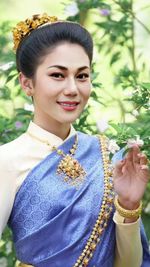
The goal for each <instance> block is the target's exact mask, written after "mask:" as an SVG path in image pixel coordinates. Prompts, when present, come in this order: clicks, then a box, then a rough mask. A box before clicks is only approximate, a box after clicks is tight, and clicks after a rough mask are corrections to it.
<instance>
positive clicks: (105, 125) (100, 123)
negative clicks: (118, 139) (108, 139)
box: [96, 119, 109, 133]
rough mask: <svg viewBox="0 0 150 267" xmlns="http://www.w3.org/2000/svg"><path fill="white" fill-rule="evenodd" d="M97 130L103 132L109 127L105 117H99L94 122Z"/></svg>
mask: <svg viewBox="0 0 150 267" xmlns="http://www.w3.org/2000/svg"><path fill="white" fill-rule="evenodd" d="M96 125H97V128H98V130H99V131H100V132H101V133H103V132H105V131H106V130H107V129H108V128H109V124H108V120H107V119H101V120H99V121H97V122H96Z"/></svg>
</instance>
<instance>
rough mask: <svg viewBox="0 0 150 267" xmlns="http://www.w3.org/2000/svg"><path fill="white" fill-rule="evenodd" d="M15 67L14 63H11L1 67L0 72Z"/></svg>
mask: <svg viewBox="0 0 150 267" xmlns="http://www.w3.org/2000/svg"><path fill="white" fill-rule="evenodd" d="M13 65H14V61H10V62H8V63H6V64H4V65H1V66H0V70H3V71H6V70H8V69H10V68H11V67H12V66H13Z"/></svg>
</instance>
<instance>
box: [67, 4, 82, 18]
mask: <svg viewBox="0 0 150 267" xmlns="http://www.w3.org/2000/svg"><path fill="white" fill-rule="evenodd" d="M78 13H79V8H78V5H77V3H75V2H74V3H72V4H71V5H68V6H66V8H65V14H66V15H67V16H75V15H77V14H78Z"/></svg>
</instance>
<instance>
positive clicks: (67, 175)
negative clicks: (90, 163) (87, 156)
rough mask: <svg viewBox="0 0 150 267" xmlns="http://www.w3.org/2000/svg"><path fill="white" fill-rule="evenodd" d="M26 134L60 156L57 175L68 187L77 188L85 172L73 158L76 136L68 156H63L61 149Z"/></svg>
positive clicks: (76, 143) (76, 142) (75, 148)
mask: <svg viewBox="0 0 150 267" xmlns="http://www.w3.org/2000/svg"><path fill="white" fill-rule="evenodd" d="M27 134H28V135H30V136H31V137H32V138H34V139H36V140H38V141H40V142H42V143H45V144H46V145H47V146H49V147H50V149H51V150H52V151H56V152H57V154H58V155H60V156H62V159H61V161H60V163H59V164H58V167H57V171H56V172H57V174H59V175H63V176H64V177H63V179H64V181H65V182H67V183H68V184H69V185H72V186H75V187H76V188H78V186H79V185H80V184H81V183H82V182H83V181H84V177H85V175H86V172H85V170H84V169H83V167H82V166H81V164H80V163H79V162H78V160H76V159H75V158H73V155H74V154H75V152H76V150H77V147H78V135H77V134H76V136H75V142H74V144H73V146H72V148H71V149H70V150H69V154H65V153H64V152H63V151H62V150H61V149H58V148H57V147H56V146H52V145H51V144H50V143H49V142H48V141H46V140H41V139H40V138H38V137H37V136H34V135H33V134H31V133H30V132H29V131H27Z"/></svg>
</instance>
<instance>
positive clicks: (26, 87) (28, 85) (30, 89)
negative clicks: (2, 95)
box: [19, 72, 34, 96]
mask: <svg viewBox="0 0 150 267" xmlns="http://www.w3.org/2000/svg"><path fill="white" fill-rule="evenodd" d="M19 82H20V84H21V87H22V89H23V91H24V92H25V94H26V95H27V96H33V95H34V86H33V82H32V79H31V78H27V77H26V76H25V75H24V74H23V73H22V72H20V73H19Z"/></svg>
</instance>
